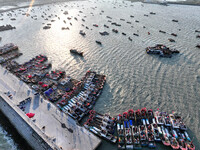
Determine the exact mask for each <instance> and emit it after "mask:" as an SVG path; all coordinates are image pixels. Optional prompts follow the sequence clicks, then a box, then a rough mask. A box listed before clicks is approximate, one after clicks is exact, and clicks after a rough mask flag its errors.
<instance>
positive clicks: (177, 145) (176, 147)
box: [170, 137, 180, 150]
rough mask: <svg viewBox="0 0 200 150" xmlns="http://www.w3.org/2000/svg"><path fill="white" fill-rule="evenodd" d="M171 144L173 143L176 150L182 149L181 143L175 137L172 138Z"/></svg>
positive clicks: (172, 145)
mask: <svg viewBox="0 0 200 150" xmlns="http://www.w3.org/2000/svg"><path fill="white" fill-rule="evenodd" d="M170 143H171V147H172V148H173V149H174V150H175V149H179V148H180V146H179V143H178V141H177V140H176V138H175V137H172V139H171V142H170Z"/></svg>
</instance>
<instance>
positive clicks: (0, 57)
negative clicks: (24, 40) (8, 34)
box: [0, 43, 22, 64]
mask: <svg viewBox="0 0 200 150" xmlns="http://www.w3.org/2000/svg"><path fill="white" fill-rule="evenodd" d="M15 50H18V47H17V46H16V45H14V44H13V43H9V44H6V45H4V46H2V47H0V64H3V63H5V62H7V61H8V60H11V59H14V58H17V57H19V56H21V55H22V53H19V52H18V51H15Z"/></svg>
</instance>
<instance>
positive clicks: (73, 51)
mask: <svg viewBox="0 0 200 150" xmlns="http://www.w3.org/2000/svg"><path fill="white" fill-rule="evenodd" d="M70 52H71V53H73V54H77V55H79V56H82V57H83V52H79V51H77V50H76V49H70Z"/></svg>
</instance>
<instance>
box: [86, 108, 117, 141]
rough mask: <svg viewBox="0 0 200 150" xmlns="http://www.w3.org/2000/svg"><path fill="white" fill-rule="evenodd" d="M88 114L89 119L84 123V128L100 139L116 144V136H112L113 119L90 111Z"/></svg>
mask: <svg viewBox="0 0 200 150" xmlns="http://www.w3.org/2000/svg"><path fill="white" fill-rule="evenodd" d="M89 114H90V116H89V119H88V120H87V121H86V122H85V123H84V127H85V128H86V129H88V130H89V131H91V132H92V133H94V134H96V135H98V136H99V137H102V138H104V139H106V140H108V141H110V142H112V143H116V142H117V136H115V135H114V132H115V121H114V118H112V117H111V116H109V115H108V114H104V115H102V114H100V113H97V112H96V111H94V110H91V111H90V112H89Z"/></svg>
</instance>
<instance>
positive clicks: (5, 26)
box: [0, 24, 16, 32]
mask: <svg viewBox="0 0 200 150" xmlns="http://www.w3.org/2000/svg"><path fill="white" fill-rule="evenodd" d="M12 29H16V27H13V26H11V25H10V24H8V25H3V26H0V32H1V31H5V30H12Z"/></svg>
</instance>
